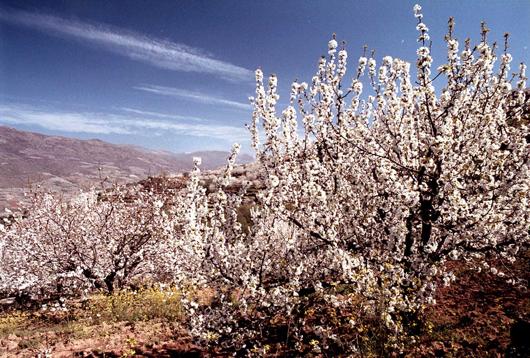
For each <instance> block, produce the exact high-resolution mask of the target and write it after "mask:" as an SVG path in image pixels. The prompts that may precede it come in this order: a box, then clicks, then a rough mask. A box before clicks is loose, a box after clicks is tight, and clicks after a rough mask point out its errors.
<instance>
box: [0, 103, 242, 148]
mask: <svg viewBox="0 0 530 358" xmlns="http://www.w3.org/2000/svg"><path fill="white" fill-rule="evenodd" d="M130 110H131V109H130V108H129V112H131V111H130ZM133 110H134V109H133ZM134 111H136V112H143V114H142V113H134V112H131V114H129V115H123V114H115V113H106V112H69V111H56V110H53V111H50V110H47V109H42V108H36V107H32V106H27V105H20V104H0V123H3V124H21V125H34V126H35V125H36V126H39V127H41V128H45V129H48V130H55V131H61V132H70V133H92V134H125V135H138V134H142V135H149V133H152V134H153V136H154V135H157V134H159V133H160V132H170V133H174V134H179V135H189V136H195V137H210V138H217V139H223V140H229V141H245V140H246V139H247V137H248V134H247V131H246V129H245V128H243V127H242V126H241V127H235V126H226V125H219V124H215V123H197V122H196V120H197V118H193V117H192V118H188V117H185V116H173V119H175V118H177V117H178V118H180V119H190V120H191V121H192V122H191V123H189V122H175V121H173V120H161V119H154V118H153V117H156V115H154V116H153V113H155V114H158V115H160V114H161V113H157V112H148V111H142V110H134ZM148 113H151V114H148ZM168 116H171V115H168ZM150 131H152V132H150Z"/></svg>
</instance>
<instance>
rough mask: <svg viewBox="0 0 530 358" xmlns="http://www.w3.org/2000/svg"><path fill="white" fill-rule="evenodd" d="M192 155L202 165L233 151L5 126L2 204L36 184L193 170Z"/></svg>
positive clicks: (77, 184)
mask: <svg viewBox="0 0 530 358" xmlns="http://www.w3.org/2000/svg"><path fill="white" fill-rule="evenodd" d="M193 157H201V158H202V165H201V168H203V169H205V170H207V169H215V168H218V167H220V166H222V165H223V164H224V163H225V162H226V158H227V157H228V152H222V151H202V152H194V153H171V152H167V151H154V150H149V149H145V148H141V147H137V146H131V145H117V144H111V143H107V142H104V141H101V140H99V139H90V140H81V139H74V138H66V137H59V136H48V135H43V134H38V133H33V132H26V131H21V130H17V129H14V128H10V127H5V126H0V210H4V208H6V207H8V208H16V207H18V206H19V204H20V202H21V201H23V199H24V192H25V191H27V190H28V189H29V188H30V187H32V186H37V185H38V186H40V187H41V188H44V189H45V190H49V191H54V192H62V193H65V194H68V193H73V192H75V191H78V190H79V189H86V188H88V187H90V186H92V185H95V184H97V183H98V182H99V181H101V180H103V179H105V178H107V179H108V180H110V181H113V182H134V181H139V180H141V179H144V178H146V177H148V176H151V175H160V174H168V175H171V174H174V173H180V172H184V171H188V170H190V169H191V168H192V166H193ZM238 159H239V162H240V163H248V162H251V161H253V158H252V157H251V156H249V155H246V154H242V155H240V156H239V158H238Z"/></svg>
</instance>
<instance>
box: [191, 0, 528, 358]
mask: <svg viewBox="0 0 530 358" xmlns="http://www.w3.org/2000/svg"><path fill="white" fill-rule="evenodd" d="M414 15H415V17H416V18H417V20H418V25H417V29H418V32H419V36H418V41H419V43H420V47H419V48H418V51H417V61H416V68H415V71H411V69H410V64H409V63H407V62H405V61H403V60H400V59H397V58H392V57H390V56H386V57H384V58H383V60H382V63H381V65H379V66H377V63H376V59H375V58H374V57H373V53H372V56H371V57H369V58H367V57H366V52H365V53H364V54H363V56H361V57H360V58H359V61H358V65H357V68H356V69H355V70H354V75H353V80H352V81H351V82H350V81H347V80H346V77H345V75H346V69H347V59H348V54H347V52H346V50H345V49H344V48H340V49H339V45H338V43H337V41H336V39H335V38H333V39H332V40H331V41H330V42H329V44H328V56H327V57H323V58H321V59H320V62H319V65H318V70H317V73H316V75H315V76H314V77H313V78H312V80H311V82H310V84H307V83H305V82H304V83H298V82H295V83H293V85H292V87H291V95H290V105H289V106H288V107H287V108H286V109H285V110H283V111H282V112H281V115H278V114H277V111H276V105H277V102H278V99H279V96H278V94H277V78H276V76H275V75H272V76H271V77H270V78H269V80H268V86H267V87H265V85H264V83H263V81H264V80H263V73H262V71H261V70H257V71H256V97H255V98H253V99H252V102H253V104H254V112H253V121H252V124H251V125H250V130H251V138H252V142H253V146H254V148H255V150H256V157H257V160H258V164H259V167H260V170H261V171H263V172H264V173H265V175H266V179H267V183H266V187H265V188H264V189H263V190H260V191H259V192H258V194H257V198H258V203H257V205H256V206H254V207H253V208H252V226H251V227H250V229H249V230H248V231H244V230H242V229H241V225H240V224H239V222H238V221H237V213H238V207H239V205H240V203H241V198H242V195H241V194H239V195H238V194H229V193H228V192H227V190H226V187H227V185H228V183H229V182H230V178H231V170H232V167H233V163H234V160H235V155H236V154H237V151H238V147H237V146H236V147H235V148H234V150H233V153H232V156H231V157H230V159H229V163H228V166H227V168H226V171H225V173H224V177H223V178H220V180H219V181H218V183H217V188H218V190H217V191H214V192H213V193H211V194H209V195H206V192H205V189H204V188H201V187H200V186H199V185H198V184H197V183H198V175H199V169H198V166H197V167H196V169H195V172H194V173H192V175H191V178H190V184H189V186H188V189H187V191H188V198H189V205H190V208H191V209H190V211H189V215H188V217H187V219H186V220H187V223H186V230H185V235H184V237H185V238H186V239H185V240H184V242H185V243H186V245H188V248H189V252H188V256H186V255H184V256H183V257H185V258H183V259H181V261H185V262H186V263H187V265H188V267H189V268H193V269H192V270H190V271H188V279H189V280H190V281H194V282H196V284H197V285H201V284H205V285H208V286H209V287H214V288H215V290H216V292H217V296H216V297H215V299H214V300H213V302H212V304H210V305H199V304H197V303H195V302H193V301H189V302H187V303H186V304H187V307H188V308H189V312H190V321H189V325H190V329H191V332H192V333H193V334H195V335H197V336H198V337H201V338H202V339H204V341H205V342H208V343H211V342H216V343H217V344H221V345H222V346H224V347H225V348H226V349H229V350H232V351H233V350H236V351H241V352H246V353H249V352H250V350H252V349H258V350H260V349H262V344H263V343H262V342H263V339H264V337H265V336H266V334H265V333H264V332H265V327H270V326H271V325H274V323H275V322H276V321H277V320H278V319H280V320H283V321H284V322H286V324H285V325H286V327H289V328H288V330H287V331H286V332H285V335H286V338H285V339H284V340H283V341H286V340H288V341H289V343H290V344H291V345H292V346H293V347H295V348H296V347H302V346H303V345H307V344H309V343H310V342H309V341H307V339H308V338H307V336H306V334H305V333H304V330H303V327H304V320H303V318H302V317H303V312H300V309H301V308H302V307H304V306H309V307H311V304H310V303H311V302H312V301H314V300H318V301H323V302H326V304H327V305H329V306H330V307H334V308H335V309H338V310H342V311H344V312H348V311H352V312H353V311H354V309H355V308H356V307H357V305H359V302H360V310H357V315H352V317H351V320H350V321H348V322H349V323H347V324H346V323H344V321H336V322H334V321H333V320H325V322H324V323H323V324H322V325H321V326H319V327H318V329H316V328H315V330H314V331H315V332H316V334H317V337H316V338H314V339H317V340H318V341H320V342H322V341H325V340H326V341H330V340H333V339H334V337H335V338H336V337H337V334H338V333H339V332H340V331H341V330H345V329H349V328H348V327H349V326H348V325H351V326H352V327H361V322H360V321H361V319H360V318H359V316H361V317H362V316H367V317H368V316H370V317H377V319H378V320H379V322H380V323H376V324H375V325H374V327H381V330H382V331H381V332H382V333H381V334H379V336H382V337H383V336H384V337H386V338H384V339H385V344H384V347H385V349H392V350H395V349H399V347H400V346H402V342H404V341H405V340H408V341H409V342H413V341H414V338H413V337H414V335H415V334H417V331H418V329H419V328H418V323H419V319H420V318H421V315H422V312H423V310H424V308H425V307H426V306H427V305H430V304H434V303H435V300H434V293H435V291H436V289H437V286H438V282H441V283H442V284H449V283H450V282H451V281H453V280H454V279H455V276H454V274H453V273H452V272H451V270H450V269H449V268H448V266H447V265H446V263H447V262H448V261H450V260H462V261H469V262H472V263H473V264H474V265H475V267H476V269H484V268H485V269H488V270H491V271H492V272H493V273H495V274H497V275H500V276H502V275H504V273H503V272H502V271H501V270H499V269H498V268H492V267H490V266H489V265H488V264H487V259H491V258H495V257H503V258H507V259H508V260H511V261H513V260H514V259H515V255H516V254H517V252H518V250H519V249H520V248H521V247H523V246H525V245H527V244H528V242H529V222H530V220H529V219H530V210H529V205H530V201H529V195H528V193H529V185H530V184H529V183H530V171H529V158H528V153H529V152H530V151H529V146H530V145H529V138H530V137H529V128H528V123H526V122H524V121H522V120H521V117H522V115H523V109H524V106H523V105H524V101H525V94H524V90H525V88H526V76H525V69H526V66H525V65H524V64H521V65H520V66H519V73H518V74H515V75H513V76H512V75H511V73H510V66H511V61H512V57H511V55H510V54H509V53H508V52H507V48H508V45H507V41H508V36H507V35H506V37H505V45H504V50H503V51H501V53H500V55H497V51H498V48H497V46H496V45H495V44H493V45H491V44H489V42H488V39H487V33H488V29H487V28H486V26H485V25H484V24H483V25H482V32H481V34H482V36H481V41H480V43H478V44H477V45H476V46H472V45H471V43H470V41H469V40H466V41H465V43H464V46H463V49H462V50H460V43H459V42H458V40H457V39H456V38H455V37H454V35H453V27H454V22H453V20H452V19H450V20H449V31H448V33H447V35H446V37H445V42H446V43H447V59H446V62H445V64H443V65H441V66H440V67H438V68H437V69H433V68H432V64H433V59H432V57H431V54H430V46H429V33H428V31H429V30H428V28H427V26H426V25H425V24H424V23H423V15H422V14H421V7H420V6H418V5H417V6H415V7H414ZM498 56H499V57H498ZM498 60H499V61H498ZM497 61H498V62H499V63H498V65H497ZM366 72H367V74H366ZM433 72H434V74H433ZM514 79H516V86H515V88H513V87H512V82H513V81H514ZM436 83H439V86H440V87H439V88H438V89H436V88H435V84H436ZM365 87H368V90H365V91H364V93H366V92H368V96H367V97H364V98H363V97H362V94H363V88H365ZM508 113H509V115H508ZM508 117H509V118H508ZM300 120H301V123H300ZM512 123H517V124H518V125H517V126H513V125H512ZM300 126H301V127H303V130H302V131H301V133H299V127H300ZM260 127H262V128H263V130H264V133H260V132H259V128H260ZM260 140H262V142H261V144H260ZM181 275H182V277H185V276H186V272H185V271H183V272H181ZM337 285H340V286H344V287H347V290H348V293H347V294H341V293H338V292H337V291H336V290H335V289H334V287H336V286H337ZM383 331H384V332H383ZM313 343H314V342H313ZM359 347H360V345H359V344H358V343H356V342H355V341H350V342H348V344H345V345H343V346H342V348H341V349H343V351H344V352H350V353H351V352H355V351H356V350H358V349H359Z"/></svg>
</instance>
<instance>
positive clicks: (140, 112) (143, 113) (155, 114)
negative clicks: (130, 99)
mask: <svg viewBox="0 0 530 358" xmlns="http://www.w3.org/2000/svg"><path fill="white" fill-rule="evenodd" d="M120 110H122V111H124V112H128V113H134V114H137V115H141V116H148V117H157V118H163V119H176V120H186V121H197V122H203V121H204V119H203V118H198V117H190V116H181V115H176V114H168V113H160V112H152V111H144V110H141V109H136V108H129V107H121V108H120Z"/></svg>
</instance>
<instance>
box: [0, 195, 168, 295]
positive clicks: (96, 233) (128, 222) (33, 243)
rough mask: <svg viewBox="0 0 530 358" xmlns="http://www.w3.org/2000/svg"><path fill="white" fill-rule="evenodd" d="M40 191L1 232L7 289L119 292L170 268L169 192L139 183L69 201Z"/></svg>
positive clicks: (1, 274) (1, 280)
mask: <svg viewBox="0 0 530 358" xmlns="http://www.w3.org/2000/svg"><path fill="white" fill-rule="evenodd" d="M33 194H34V196H33V200H32V204H31V205H30V206H29V207H28V208H26V210H25V215H24V216H23V217H22V216H20V217H18V218H17V219H16V220H15V221H14V222H12V223H11V224H10V226H9V227H8V228H6V229H4V233H3V235H2V237H1V238H0V241H1V242H2V248H1V251H0V255H1V256H0V263H1V267H0V290H2V291H15V292H29V293H44V294H50V293H69V292H72V290H73V291H77V292H79V290H80V289H102V290H105V291H107V292H112V291H113V290H114V289H116V288H120V287H124V286H126V285H128V284H130V283H131V280H133V279H136V278H141V279H148V278H153V277H154V278H156V279H158V280H162V279H164V275H165V274H166V275H167V274H168V273H169V272H170V268H169V267H168V266H166V265H167V263H168V260H167V258H166V256H164V254H165V253H168V254H171V247H170V246H171V245H170V241H169V240H168V237H169V231H170V230H171V226H170V225H169V220H168V219H167V218H168V216H167V214H166V213H165V211H164V210H165V209H164V204H165V199H164V196H162V195H157V194H154V193H152V192H150V191H146V190H141V189H140V188H139V187H136V186H134V187H132V186H131V187H125V186H115V187H113V188H112V189H111V190H106V191H103V192H98V191H96V190H91V191H88V192H85V193H82V194H80V195H78V196H76V197H75V198H73V199H70V200H64V199H62V198H60V197H59V196H54V195H51V194H43V193H33ZM165 279H167V277H166V278H165Z"/></svg>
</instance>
